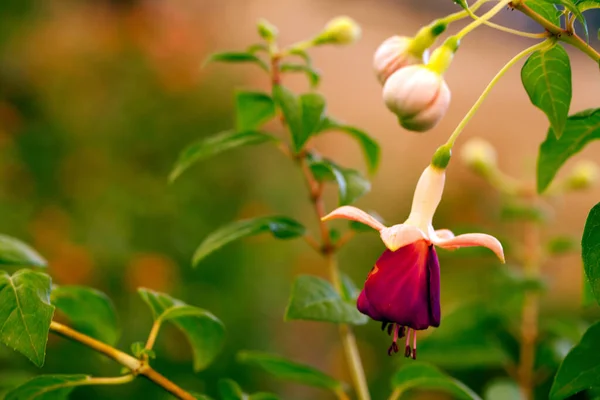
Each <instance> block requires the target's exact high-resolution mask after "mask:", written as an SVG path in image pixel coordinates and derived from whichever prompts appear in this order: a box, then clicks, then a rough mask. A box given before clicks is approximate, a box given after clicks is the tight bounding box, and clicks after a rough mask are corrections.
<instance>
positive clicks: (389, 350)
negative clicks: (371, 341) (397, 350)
mask: <svg viewBox="0 0 600 400" xmlns="http://www.w3.org/2000/svg"><path fill="white" fill-rule="evenodd" d="M393 351H394V345H393V344H392V345H391V346H390V348H389V349H388V356H391V355H392V352H393Z"/></svg>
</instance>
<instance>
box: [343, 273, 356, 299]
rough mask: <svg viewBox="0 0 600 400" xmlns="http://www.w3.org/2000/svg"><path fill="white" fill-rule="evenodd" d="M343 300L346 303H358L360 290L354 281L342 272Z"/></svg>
mask: <svg viewBox="0 0 600 400" xmlns="http://www.w3.org/2000/svg"><path fill="white" fill-rule="evenodd" d="M341 277H342V292H343V293H342V298H343V299H344V300H346V301H349V302H353V303H356V299H358V295H359V294H360V289H359V288H357V287H356V285H355V284H354V282H353V281H352V279H351V278H350V277H349V276H348V275H346V274H344V273H343V272H342V274H341Z"/></svg>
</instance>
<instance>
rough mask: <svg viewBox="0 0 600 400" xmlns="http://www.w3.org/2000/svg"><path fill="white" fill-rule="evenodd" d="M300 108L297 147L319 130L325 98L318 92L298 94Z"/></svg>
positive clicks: (302, 145) (300, 146)
mask: <svg viewBox="0 0 600 400" xmlns="http://www.w3.org/2000/svg"><path fill="white" fill-rule="evenodd" d="M299 101H300V108H301V109H302V132H303V133H302V137H300V138H298V139H297V143H296V144H297V146H298V147H297V148H298V149H301V148H302V147H304V145H305V144H306V142H307V141H308V139H310V137H311V136H312V135H313V134H314V133H315V132H317V131H318V130H319V127H320V126H321V124H322V123H323V120H324V118H325V108H326V102H325V98H324V97H323V96H321V95H320V94H318V93H305V94H302V95H300V97H299Z"/></svg>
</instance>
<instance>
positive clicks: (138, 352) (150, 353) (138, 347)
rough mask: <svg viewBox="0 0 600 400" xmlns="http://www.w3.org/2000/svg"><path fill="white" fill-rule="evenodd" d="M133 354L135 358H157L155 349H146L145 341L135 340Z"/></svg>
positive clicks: (132, 347)
mask: <svg viewBox="0 0 600 400" xmlns="http://www.w3.org/2000/svg"><path fill="white" fill-rule="evenodd" d="M131 354H133V355H134V356H135V358H140V359H141V358H142V357H144V356H145V357H148V358H149V359H152V360H154V359H155V358H156V353H155V352H154V350H150V349H146V344H145V343H143V342H133V343H132V344H131Z"/></svg>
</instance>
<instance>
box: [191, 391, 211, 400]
mask: <svg viewBox="0 0 600 400" xmlns="http://www.w3.org/2000/svg"><path fill="white" fill-rule="evenodd" d="M189 393H190V394H191V395H192V396H194V398H195V399H196V400H213V398H212V397H208V396H207V395H205V394H202V393H195V392H189Z"/></svg>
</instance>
